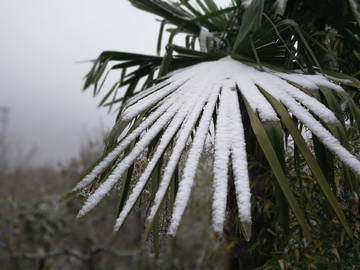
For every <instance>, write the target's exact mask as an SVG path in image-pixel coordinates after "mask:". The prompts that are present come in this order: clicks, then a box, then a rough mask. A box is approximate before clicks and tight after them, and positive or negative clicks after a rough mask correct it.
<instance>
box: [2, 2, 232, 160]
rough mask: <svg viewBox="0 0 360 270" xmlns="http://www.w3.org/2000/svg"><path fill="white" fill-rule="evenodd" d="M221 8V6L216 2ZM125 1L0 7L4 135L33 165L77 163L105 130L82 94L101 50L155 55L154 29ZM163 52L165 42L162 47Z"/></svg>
mask: <svg viewBox="0 0 360 270" xmlns="http://www.w3.org/2000/svg"><path fill="white" fill-rule="evenodd" d="M216 2H217V3H219V4H220V5H222V6H226V5H227V3H229V2H230V1H229V0H217V1H216ZM155 18H156V17H155V16H153V15H151V14H148V13H146V12H143V11H141V10H138V9H136V8H134V7H132V6H131V4H130V3H129V2H128V1H125V0H32V1H29V0H0V107H4V106H6V107H8V108H9V109H10V112H9V115H8V125H7V134H8V139H9V140H10V141H11V140H12V139H13V138H17V139H16V140H17V141H22V142H23V143H24V144H25V145H28V146H30V145H33V144H36V145H37V146H38V148H39V150H40V155H38V157H37V159H38V163H39V162H41V163H42V162H47V163H53V164H54V163H56V162H58V161H62V162H65V161H67V160H69V159H70V158H71V157H76V156H78V153H79V147H80V144H81V142H82V141H84V140H86V139H87V138H94V137H97V136H99V133H100V131H97V130H100V129H101V128H104V129H105V130H109V129H110V128H111V127H112V125H113V123H114V115H112V114H110V115H109V114H108V113H107V110H106V109H104V108H100V109H98V108H97V105H98V103H99V102H100V100H101V98H99V97H98V98H93V97H92V91H91V90H88V91H86V92H82V91H81V89H82V86H83V80H82V78H83V77H84V75H85V74H86V73H87V72H88V71H89V69H90V67H91V64H90V63H83V64H76V62H78V61H82V60H90V59H94V58H96V57H97V56H98V55H99V54H100V53H101V52H102V51H104V50H116V51H128V52H135V53H143V54H155V53H156V42H157V35H158V31H159V26H160V24H159V23H158V22H157V21H156V20H155ZM164 46H165V42H164Z"/></svg>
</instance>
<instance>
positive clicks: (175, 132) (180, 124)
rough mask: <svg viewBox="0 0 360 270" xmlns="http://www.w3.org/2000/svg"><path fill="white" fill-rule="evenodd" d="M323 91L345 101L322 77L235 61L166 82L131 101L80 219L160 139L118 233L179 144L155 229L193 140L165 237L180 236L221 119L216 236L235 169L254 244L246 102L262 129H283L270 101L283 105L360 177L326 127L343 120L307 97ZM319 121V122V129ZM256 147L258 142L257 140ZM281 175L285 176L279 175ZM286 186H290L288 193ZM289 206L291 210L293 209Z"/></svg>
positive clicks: (162, 188) (243, 217) (160, 195)
mask: <svg viewBox="0 0 360 270" xmlns="http://www.w3.org/2000/svg"><path fill="white" fill-rule="evenodd" d="M320 88H326V89H328V90H329V91H334V92H336V93H341V94H342V95H346V93H345V92H344V90H343V89H342V88H341V87H340V86H339V85H336V84H334V83H332V82H331V81H329V80H328V79H327V78H326V77H324V76H323V75H321V74H318V75H305V74H300V73H283V72H277V71H274V70H272V69H270V68H265V67H264V69H262V70H259V69H258V68H257V67H256V66H254V65H253V64H246V63H241V62H239V61H236V60H234V59H232V58H230V57H225V58H222V59H220V60H218V61H212V62H204V63H201V64H197V65H194V66H191V67H188V68H184V69H180V70H177V71H176V72H174V73H171V74H168V75H167V77H166V79H165V80H164V81H162V82H161V83H159V84H158V85H155V86H153V87H152V88H149V89H147V90H145V91H144V92H142V93H141V94H138V95H137V96H135V97H133V98H132V99H130V100H129V101H128V103H127V105H126V106H125V111H124V113H123V114H122V116H121V117H122V118H121V119H120V120H119V121H123V122H124V123H125V122H129V129H128V131H127V133H126V134H125V135H124V136H123V138H122V139H121V140H120V141H119V143H118V145H117V146H116V147H115V148H114V150H113V151H112V152H110V153H109V154H108V155H107V156H106V157H105V158H104V159H103V160H102V161H101V162H99V163H98V165H97V166H95V167H94V168H93V170H92V172H90V173H89V174H88V175H86V176H85V177H84V179H83V180H82V181H81V182H79V183H78V184H77V186H76V187H75V188H74V191H76V190H79V189H82V188H84V187H85V186H87V185H89V184H90V183H92V182H94V181H95V180H96V179H97V177H98V176H99V175H100V174H101V173H102V172H104V171H105V170H106V169H108V172H109V174H108V177H107V179H105V180H104V181H102V182H101V184H100V185H99V186H98V188H97V189H96V190H95V191H94V192H93V193H92V194H90V195H89V197H88V198H87V200H86V202H85V204H84V206H83V208H82V209H81V210H80V212H79V216H82V215H84V214H86V213H87V212H88V211H90V210H91V209H92V208H94V207H95V206H96V204H97V203H98V202H99V201H100V200H101V199H102V198H103V197H104V196H105V195H106V194H107V193H108V192H109V191H110V190H111V189H112V188H113V187H114V185H115V184H116V183H118V182H119V178H120V177H121V175H122V174H123V173H124V172H125V171H126V170H127V169H128V168H129V167H130V166H131V165H132V164H133V163H134V161H135V160H136V158H137V157H138V156H139V155H140V154H141V153H142V152H143V151H144V150H145V149H146V148H147V147H148V146H149V144H150V143H151V142H152V141H153V140H154V139H155V138H157V137H158V136H160V140H159V142H158V143H157V147H156V148H155V149H154V151H153V153H152V155H151V156H150V157H151V158H150V160H149V162H148V164H147V167H146V169H145V171H144V173H143V174H142V175H141V177H140V179H139V180H138V181H137V182H136V183H135V185H134V188H133V191H132V193H131V195H130V196H129V198H128V199H127V201H126V203H125V206H124V207H123V209H122V211H121V212H120V215H119V218H118V219H117V221H116V224H115V226H114V230H118V229H119V228H120V226H121V225H122V223H123V222H124V220H125V218H126V217H127V215H128V214H129V212H130V210H131V209H132V208H133V206H134V205H135V203H136V201H137V200H138V198H139V197H140V196H141V193H142V191H143V190H144V188H145V186H146V184H147V182H148V180H149V178H150V176H151V175H152V172H153V170H154V168H155V166H156V164H158V161H159V159H160V158H161V157H162V155H163V154H164V152H165V151H166V150H167V149H169V147H170V145H171V143H170V142H172V141H173V140H174V141H175V145H174V146H173V147H172V148H171V155H170V157H169V160H168V162H167V164H166V167H165V171H164V173H163V176H162V180H161V182H160V185H159V189H158V191H157V193H156V196H155V199H154V203H153V206H152V208H151V211H150V215H149V217H148V222H149V223H150V224H152V223H153V221H154V219H155V218H156V217H157V215H158V214H159V211H160V207H161V205H162V203H163V202H164V198H165V197H166V194H167V191H168V190H169V187H170V183H171V180H172V178H173V175H174V172H175V170H176V166H177V164H178V163H179V160H180V159H181V156H182V154H183V150H184V149H185V147H186V145H187V142H188V141H189V140H191V141H192V144H191V148H190V150H189V152H188V157H187V160H186V164H185V168H184V172H183V176H182V179H181V181H180V184H179V189H178V192H177V195H176V200H175V204H174V209H173V214H172V222H171V225H170V227H169V230H168V233H169V234H171V235H175V234H176V231H177V229H178V226H179V223H180V220H181V217H182V215H183V212H184V209H185V207H186V205H187V202H188V199H189V196H190V193H191V188H192V185H193V182H194V178H195V173H196V168H197V165H198V163H199V158H200V155H201V152H202V151H203V146H204V144H205V141H206V137H207V134H208V131H209V128H211V125H212V123H214V122H215V121H213V120H214V119H213V116H214V112H216V114H215V115H216V117H217V119H216V125H215V127H214V128H215V153H214V197H213V198H214V199H213V224H214V225H213V228H214V231H215V232H218V233H220V234H221V233H222V231H223V225H224V221H225V214H226V213H225V212H226V198H227V172H228V166H229V163H230V162H231V165H232V168H233V171H234V179H235V180H234V182H235V190H236V197H237V204H238V210H239V211H238V212H239V218H240V221H241V224H242V227H243V231H244V233H245V236H246V238H249V236H250V227H251V207H250V206H251V205H250V196H251V195H250V185H249V176H248V170H247V167H248V164H247V153H246V147H245V136H244V126H243V123H242V120H241V119H242V116H241V113H240V111H241V110H240V100H241V99H243V100H244V101H245V102H246V104H247V105H246V106H248V107H249V109H250V110H251V111H252V112H253V115H256V117H257V118H258V120H257V121H258V123H260V125H261V123H264V122H279V121H280V120H282V118H284V117H287V116H286V115H285V114H282V113H281V112H279V110H277V111H275V110H274V107H273V106H274V105H272V104H274V102H273V100H276V102H278V103H279V104H280V103H281V104H282V106H284V107H285V108H286V109H287V112H290V114H292V115H293V116H295V117H296V118H297V119H298V120H299V121H300V122H302V123H303V125H304V126H306V128H307V129H308V130H309V131H310V132H312V133H313V134H314V135H315V136H316V137H317V138H318V139H319V140H320V141H321V142H322V143H323V144H324V145H325V146H326V147H327V148H328V149H329V150H330V151H332V152H333V153H334V154H336V155H337V156H338V157H339V158H340V160H341V161H342V162H343V163H344V164H345V165H347V166H348V167H349V168H350V169H351V170H353V171H354V172H355V173H357V174H358V175H360V162H359V160H358V159H357V158H356V157H354V156H353V155H352V154H350V153H349V151H348V150H347V149H346V148H345V147H343V146H342V145H341V143H340V142H339V141H338V140H337V139H336V138H335V137H334V136H333V134H332V133H331V132H329V130H328V129H327V128H326V127H325V126H326V125H337V124H339V120H338V119H337V117H336V116H335V115H334V113H333V112H332V111H330V110H329V109H328V108H327V107H325V106H324V105H323V104H322V103H321V102H319V101H318V100H317V99H316V98H314V97H313V96H312V95H310V94H309V93H311V91H315V92H316V91H319V89H320ZM304 89H305V90H306V89H307V91H304ZM264 93H266V94H264ZM270 100H271V102H270ZM317 119H320V121H321V122H319V121H318V120H317ZM247 128H250V127H247ZM252 128H254V127H252ZM194 129H195V130H196V132H195V136H194V137H193V138H192V139H191V136H192V134H193V132H194ZM291 134H292V136H300V137H301V132H297V133H296V134H295V133H294V132H292V133H291ZM294 134H295V135H294ZM258 140H260V139H259V138H258ZM267 140H268V139H267ZM130 144H134V147H133V148H132V150H131V151H130V152H129V153H128V154H123V153H124V150H125V149H126V148H128V147H129V146H130ZM272 151H273V150H272ZM281 170H282V169H281ZM282 175H284V174H283V173H282ZM279 181H280V180H279ZM284 185H285V186H286V185H287V186H286V188H285V187H284ZM282 187H284V188H283V192H284V193H285V192H287V194H286V195H288V196H289V197H291V196H293V195H292V194H289V192H291V191H289V190H290V189H289V188H288V183H287V182H286V181H285V182H282ZM288 196H287V198H288ZM290 206H291V207H293V206H294V205H291V204H290ZM333 207H336V206H333ZM340 212H341V211H340ZM340 212H339V213H340ZM295 215H297V218H298V219H300V218H302V216H301V215H302V214H301V213H299V212H296V213H295Z"/></svg>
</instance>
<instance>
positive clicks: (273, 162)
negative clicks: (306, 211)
mask: <svg viewBox="0 0 360 270" xmlns="http://www.w3.org/2000/svg"><path fill="white" fill-rule="evenodd" d="M243 98H244V97H243ZM244 101H245V105H246V109H247V112H248V114H249V118H250V122H251V126H252V129H253V131H254V133H255V135H256V138H257V140H258V142H259V144H260V146H261V149H262V150H263V152H264V154H265V157H266V159H267V160H268V162H269V165H270V167H271V169H272V170H273V172H274V175H275V177H276V180H277V181H278V183H279V185H280V187H281V189H282V191H283V192H284V195H285V197H286V199H287V201H288V202H289V205H290V207H291V209H292V210H293V212H294V215H295V216H296V218H297V220H298V222H299V224H300V226H301V228H302V229H303V231H304V234H305V235H306V238H308V239H309V240H310V241H311V240H312V237H311V234H310V231H309V228H308V225H307V223H306V221H305V218H304V216H303V214H302V212H301V209H300V207H299V204H298V203H297V201H296V199H295V196H294V194H293V192H292V191H291V188H290V186H289V183H288V180H287V178H286V176H285V174H284V171H283V169H282V167H281V164H280V162H279V160H278V158H277V156H276V153H275V151H274V149H273V147H272V145H271V142H270V141H269V138H268V136H267V134H266V132H265V130H264V128H263V126H262V124H261V122H260V120H259V118H258V117H257V116H256V115H255V113H254V112H253V111H252V109H251V108H250V106H249V104H248V103H247V101H246V99H245V98H244Z"/></svg>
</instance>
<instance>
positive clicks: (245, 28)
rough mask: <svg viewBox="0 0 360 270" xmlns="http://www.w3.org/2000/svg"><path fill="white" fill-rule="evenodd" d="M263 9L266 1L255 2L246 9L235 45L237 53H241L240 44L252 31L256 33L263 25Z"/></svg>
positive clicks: (254, 0)
mask: <svg viewBox="0 0 360 270" xmlns="http://www.w3.org/2000/svg"><path fill="white" fill-rule="evenodd" d="M263 9H264V0H253V1H252V2H251V4H250V5H249V6H248V7H247V8H246V10H245V12H244V16H243V19H242V21H241V25H240V29H239V32H238V34H237V37H236V40H235V44H234V52H235V53H241V51H240V50H239V48H238V47H239V44H240V43H241V42H242V41H243V40H244V38H245V37H246V36H247V35H248V33H249V32H250V31H255V30H256V29H257V28H259V26H260V25H261V15H262V13H263Z"/></svg>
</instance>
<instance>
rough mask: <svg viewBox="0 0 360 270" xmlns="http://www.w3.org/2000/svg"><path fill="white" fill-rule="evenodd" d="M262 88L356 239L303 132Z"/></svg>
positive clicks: (331, 202)
mask: <svg viewBox="0 0 360 270" xmlns="http://www.w3.org/2000/svg"><path fill="white" fill-rule="evenodd" d="M260 90H261V92H262V93H263V95H264V96H265V97H266V98H267V99H268V100H269V102H270V103H271V104H272V105H273V107H274V109H275V110H276V111H277V113H278V114H279V115H280V117H281V120H282V121H283V123H284V125H285V126H286V128H287V130H288V131H289V132H290V134H291V136H292V138H293V139H294V142H295V143H296V145H297V146H298V148H299V150H300V151H301V153H302V155H303V157H304V158H305V160H306V161H307V163H308V165H309V167H310V169H311V171H312V172H313V174H314V176H315V178H316V179H317V181H318V183H319V185H320V186H321V189H322V191H323V192H324V194H325V197H326V199H327V201H328V202H329V204H330V205H331V206H332V208H333V210H334V211H335V213H336V216H337V218H338V219H339V221H340V223H341V224H342V225H343V227H344V228H345V230H346V232H347V233H348V235H349V236H350V237H351V239H354V236H353V234H352V232H351V230H350V228H349V225H348V223H347V222H346V219H345V217H344V214H343V212H342V210H341V208H340V206H339V204H338V202H337V200H336V198H335V196H334V194H333V193H332V191H331V188H330V186H329V184H328V183H327V181H326V179H325V177H324V175H323V173H322V170H321V169H320V167H319V165H318V163H317V162H316V160H315V158H314V156H313V155H312V153H311V151H310V150H309V148H308V147H307V146H306V143H305V141H304V139H303V137H302V135H301V133H300V132H299V131H298V129H297V127H296V125H295V124H294V122H293V121H292V119H291V117H290V115H289V113H288V111H287V110H286V109H285V107H284V106H283V105H282V104H281V103H280V102H278V101H277V100H276V99H275V98H274V97H272V96H271V95H269V94H268V93H267V92H266V91H264V90H262V89H260Z"/></svg>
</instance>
